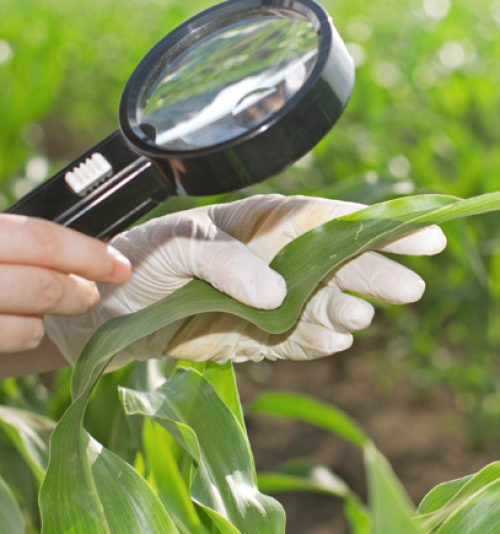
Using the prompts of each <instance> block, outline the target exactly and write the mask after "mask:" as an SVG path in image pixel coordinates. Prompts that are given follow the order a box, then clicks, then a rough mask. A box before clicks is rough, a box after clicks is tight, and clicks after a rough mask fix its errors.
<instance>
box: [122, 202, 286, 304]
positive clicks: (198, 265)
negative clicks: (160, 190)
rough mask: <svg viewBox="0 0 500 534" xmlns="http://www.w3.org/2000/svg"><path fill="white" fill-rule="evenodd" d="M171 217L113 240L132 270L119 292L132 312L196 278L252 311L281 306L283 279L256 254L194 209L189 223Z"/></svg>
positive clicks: (185, 220)
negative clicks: (122, 293) (253, 308)
mask: <svg viewBox="0 0 500 534" xmlns="http://www.w3.org/2000/svg"><path fill="white" fill-rule="evenodd" d="M167 217H169V218H170V219H169V220H170V222H167ZM167 217H166V218H164V219H163V220H159V221H149V222H148V223H146V224H145V225H142V227H137V228H134V229H132V230H131V231H130V232H127V233H126V234H122V235H121V236H118V237H117V238H115V239H114V240H113V246H115V247H116V248H117V249H119V250H121V251H122V252H123V253H124V254H126V255H127V256H128V257H129V258H131V260H132V264H133V265H134V272H133V273H132V276H131V278H130V280H129V281H128V282H127V283H126V284H124V285H123V286H121V288H120V291H121V290H122V289H123V291H126V294H127V301H128V303H129V305H130V307H131V308H133V309H139V308H142V307H144V306H146V305H148V304H151V303H153V302H155V301H157V300H159V299H160V298H162V297H163V296H165V295H168V294H169V293H172V292H173V291H175V290H177V289H179V288H180V287H182V286H184V285H185V284H187V283H188V282H189V281H190V280H191V279H192V278H194V277H196V278H200V279H202V280H205V281H206V282H208V283H209V284H211V285H213V286H214V287H215V288H217V289H218V290H220V291H222V292H224V293H226V294H228V295H230V296H231V297H233V298H235V299H236V300H239V301H240V302H243V303H244V304H247V305H249V306H253V307H256V308H262V309H273V308H277V307H278V306H280V305H281V303H282V302H283V300H284V298H285V295H286V284H285V281H284V279H283V277H282V276H281V275H279V274H278V273H276V272H275V271H273V270H272V269H271V268H270V267H269V265H268V264H267V263H266V261H264V259H262V257H260V256H259V255H258V254H257V253H256V252H254V251H253V250H251V249H250V248H249V247H247V246H246V245H245V244H244V243H242V242H240V241H239V240H237V239H235V238H234V237H231V236H230V235H229V234H227V233H226V232H224V231H223V230H221V229H220V228H218V227H217V226H216V225H215V224H214V221H213V220H212V219H211V217H210V216H208V215H207V213H206V212H205V211H202V210H200V209H198V210H193V213H192V214H190V217H189V218H187V217H186V216H178V217H170V216H167ZM120 291H117V293H119V292H120Z"/></svg>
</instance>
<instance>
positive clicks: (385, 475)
mask: <svg viewBox="0 0 500 534" xmlns="http://www.w3.org/2000/svg"><path fill="white" fill-rule="evenodd" d="M365 466H366V472H367V475H368V494H369V501H370V512H371V517H372V521H373V532H372V534H387V533H388V532H397V533H398V534H419V533H422V532H424V531H423V530H422V529H420V528H419V526H418V524H417V522H416V521H415V519H414V515H415V510H414V509H413V505H412V504H411V502H410V500H409V499H408V497H407V495H406V493H405V492H404V490H403V488H402V487H401V485H400V483H399V481H398V480H397V478H396V476H395V475H394V473H393V471H392V469H391V467H390V465H389V463H388V462H387V460H386V459H385V458H384V457H383V456H382V455H381V454H380V452H379V451H378V450H377V449H376V448H375V446H374V445H372V444H367V445H366V446H365Z"/></svg>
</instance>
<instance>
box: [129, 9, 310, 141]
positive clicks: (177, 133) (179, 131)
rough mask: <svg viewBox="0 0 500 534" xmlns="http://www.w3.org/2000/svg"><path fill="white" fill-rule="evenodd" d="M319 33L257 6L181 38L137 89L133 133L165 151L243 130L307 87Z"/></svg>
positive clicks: (294, 17) (284, 13)
mask: <svg viewBox="0 0 500 534" xmlns="http://www.w3.org/2000/svg"><path fill="white" fill-rule="evenodd" d="M317 57H318V32H317V30H316V28H315V27H314V25H313V24H312V23H311V22H310V21H309V20H307V19H306V18H305V17H302V16H301V15H300V14H299V13H297V12H295V11H291V10H287V9H273V10H271V9H259V11H256V10H250V11H247V12H244V13H243V14H242V13H240V14H239V15H237V16H234V15H233V16H231V17H226V18H225V19H222V20H218V21H217V22H216V23H211V24H207V25H206V26H205V27H202V28H201V29H199V30H197V31H196V32H193V33H192V34H189V35H188V36H186V37H184V39H182V40H181V41H180V42H179V43H178V44H177V45H176V46H175V47H173V48H172V49H170V50H168V51H167V52H166V53H165V55H164V56H163V57H162V60H161V61H160V62H159V64H158V66H157V67H156V68H155V69H154V70H153V72H152V75H151V76H149V77H148V80H147V81H146V82H145V83H144V85H143V87H142V88H141V91H140V94H139V98H138V99H137V102H138V107H137V109H136V119H137V120H136V121H135V124H136V125H137V126H136V127H135V128H134V130H135V133H136V134H137V135H138V136H139V137H142V138H146V139H147V140H150V141H154V142H155V143H156V144H157V145H160V146H162V147H164V148H166V149H167V150H168V149H171V150H176V151H179V150H180V151H183V150H186V151H187V150H193V149H199V148H204V147H210V146H214V145H217V144H219V143H223V142H225V141H228V140H230V139H234V138H235V137H237V136H239V135H242V134H245V133H247V132H248V131H249V130H251V129H253V128H255V127H257V126H258V125H259V124H260V123H263V122H265V121H266V119H268V118H269V117H270V116H271V115H273V114H275V113H276V112H277V111H279V110H280V109H281V108H282V107H283V106H284V105H285V104H286V103H287V102H288V101H289V100H290V99H291V98H292V97H293V96H294V95H295V94H296V93H297V92H298V91H299V90H300V89H301V88H302V87H303V86H304V84H305V83H306V81H307V79H308V77H309V75H310V73H311V71H312V70H313V68H314V65H315V64H316V60H317Z"/></svg>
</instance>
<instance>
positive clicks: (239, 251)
mask: <svg viewBox="0 0 500 534" xmlns="http://www.w3.org/2000/svg"><path fill="white" fill-rule="evenodd" d="M363 207H364V206H362V205H361V204H355V203H352V202H340V201H334V200H326V199H319V198H311V197H301V196H295V197H283V196H280V195H266V196H255V197H251V198H248V199H245V200H241V201H237V202H233V203H230V204H219V205H214V206H207V207H203V208H197V209H193V210H190V211H185V212H181V213H176V214H172V215H167V216H165V217H162V218H158V219H155V220H151V221H149V222H147V223H146V224H143V225H141V226H138V227H135V228H133V229H132V230H130V231H128V232H125V233H123V234H120V235H118V236H116V237H115V238H114V239H113V240H112V242H111V244H112V245H113V246H114V247H115V248H117V249H118V250H120V251H121V252H122V253H123V254H124V255H125V256H127V257H128V258H129V259H130V261H131V263H132V266H133V273H132V276H131V277H130V279H129V280H128V281H127V282H125V283H124V284H122V285H120V286H111V285H106V284H101V285H100V287H99V289H100V292H101V301H100V303H99V304H98V305H97V306H96V307H95V308H93V309H91V310H90V311H89V312H87V313H85V314H83V315H79V316H76V317H56V316H47V317H46V320H45V326H46V329H47V332H48V334H49V336H50V337H51V338H52V340H53V341H55V343H56V344H57V345H58V347H59V349H60V350H61V352H62V353H63V354H64V355H65V357H66V358H67V359H68V360H69V361H70V362H71V363H74V362H75V361H76V359H77V357H78V356H79V354H80V352H81V350H82V348H83V346H84V344H85V342H86V341H87V339H88V338H89V337H90V336H91V334H92V333H93V331H94V330H95V329H96V328H97V327H98V326H99V325H100V324H101V323H103V322H104V321H106V320H107V319H109V318H111V317H114V316H117V315H122V314H125V313H130V312H133V311H137V310H139V309H141V308H143V307H145V306H147V305H150V304H152V303H154V302H156V301H158V300H160V299H161V298H163V297H165V296H166V295H168V294H170V293H172V292H173V291H175V290H176V289H179V288H180V287H182V286H184V285H185V284H187V283H188V282H189V281H190V280H191V279H192V278H194V277H197V278H201V279H203V280H206V281H207V282H209V283H210V284H212V285H213V286H214V287H216V288H217V289H219V290H220V291H223V292H224V293H227V294H228V295H230V296H232V297H234V298H235V299H237V300H239V301H241V302H244V303H245V304H248V305H250V306H254V307H257V308H263V309H273V308H276V307H279V306H280V305H281V303H282V302H283V300H284V298H285V295H286V287H285V282H284V280H283V278H282V277H281V276H280V275H279V274H277V273H276V272H275V271H273V270H271V269H270V268H269V266H268V263H269V262H270V261H271V259H272V258H273V257H274V256H275V255H276V253H277V252H278V251H279V250H281V249H282V248H283V247H284V246H285V245H286V244H287V243H289V242H290V241H292V240H293V239H295V238H296V237H298V236H299V235H301V234H303V233H304V232H307V231H308V230H310V229H312V228H314V227H316V226H319V225H321V224H323V223H325V222H327V221H329V220H331V219H334V218H337V217H340V216H342V215H346V214H348V213H352V212H354V211H357V210H359V209H361V208H363ZM445 245H446V238H445V236H444V234H443V233H442V231H441V230H440V229H439V228H438V227H436V226H433V227H429V228H426V229H424V230H420V231H418V232H415V233H413V234H411V235H409V236H406V237H404V238H401V239H398V240H396V241H394V242H392V243H390V244H388V245H386V246H384V247H382V248H381V250H383V251H386V252H394V253H400V254H411V255H431V254H436V253H438V252H440V251H441V250H443V248H444V247H445ZM424 289H425V284H424V282H423V280H422V279H421V278H420V277H419V276H418V275H417V274H415V273H414V272H413V271H411V270H409V269H408V268H406V267H404V266H402V265H400V264H398V263H396V262H394V261H392V260H390V259H388V258H386V257H385V256H382V255H380V254H378V253H376V252H367V253H364V254H362V255H361V256H359V257H357V258H355V259H353V260H351V261H349V262H348V263H346V264H344V265H343V266H342V267H341V268H339V269H338V270H336V271H335V272H333V273H330V275H328V277H327V278H326V279H325V280H323V282H322V283H321V284H320V286H319V287H318V289H317V290H316V292H315V293H314V295H313V296H312V297H311V299H310V300H309V301H308V303H307V304H306V306H305V308H304V310H303V312H302V315H301V317H300V318H299V321H298V322H297V324H296V325H295V326H294V328H293V329H292V330H290V331H289V332H286V333H285V334H280V335H269V334H267V333H265V332H263V331H261V330H260V329H258V328H257V327H255V326H254V325H252V324H250V323H248V322H246V321H245V320H243V319H240V318H237V317H234V316H231V315H229V314H224V313H210V314H200V315H197V316H194V317H192V318H188V319H186V320H183V321H178V322H177V323H174V324H172V325H170V326H169V327H167V328H165V329H164V330H161V331H160V332H157V333H155V334H152V335H151V336H148V337H146V338H145V339H143V340H141V341H139V342H137V343H134V344H133V345H131V346H130V347H128V348H127V349H125V351H123V353H120V355H119V363H120V364H123V363H126V362H127V361H129V360H130V359H132V358H135V359H147V358H151V357H159V356H161V355H165V354H166V355H169V356H173V357H175V358H181V359H187V360H194V361H206V360H212V361H217V362H225V361H227V360H232V361H246V360H254V361H259V360H262V359H263V358H268V359H271V360H275V359H293V360H306V359H313V358H318V357H322V356H327V355H330V354H333V353H335V352H339V351H342V350H345V349H347V348H348V347H350V346H351V344H352V341H353V338H352V335H351V332H353V331H355V330H359V329H362V328H366V327H367V326H368V325H369V324H370V322H371V320H372V318H373V314H374V310H373V307H372V305H371V304H369V303H367V302H366V301H364V300H362V299H359V298H357V297H355V296H352V295H348V294H346V293H343V291H344V290H349V291H352V292H355V293H359V294H361V295H365V296H370V297H375V298H379V299H382V300H384V301H388V302H392V303H398V304H404V303H410V302H414V301H416V300H418V299H419V298H420V297H421V296H422V294H423V292H424Z"/></svg>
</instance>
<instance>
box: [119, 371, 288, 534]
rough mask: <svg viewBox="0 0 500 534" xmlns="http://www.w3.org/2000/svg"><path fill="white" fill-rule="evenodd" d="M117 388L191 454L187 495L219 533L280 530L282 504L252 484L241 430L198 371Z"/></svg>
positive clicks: (132, 409) (133, 409) (134, 409)
mask: <svg viewBox="0 0 500 534" xmlns="http://www.w3.org/2000/svg"><path fill="white" fill-rule="evenodd" d="M120 391H121V395H122V400H123V404H124V406H125V411H126V412H127V414H129V415H139V414H141V415H146V416H152V417H154V419H155V420H156V421H157V422H158V423H160V424H161V425H162V426H164V427H165V428H166V429H167V430H168V431H169V432H171V434H172V435H173V436H174V437H175V438H176V439H177V440H178V441H179V443H180V444H181V445H182V446H183V447H185V449H186V451H187V452H188V453H189V454H190V455H191V456H192V457H193V460H194V461H195V462H196V464H197V469H196V471H195V472H194V475H193V478H192V481H191V487H190V494H191V498H192V499H193V501H194V502H196V503H197V504H198V505H199V506H201V507H203V509H204V511H205V512H206V513H207V515H209V516H210V518H211V519H212V520H213V522H214V523H215V524H216V525H217V527H218V529H219V530H220V531H221V532H222V533H228V534H235V533H237V532H242V533H243V532H244V533H245V534H252V533H254V534H265V533H269V534H277V533H279V532H284V528H285V525H284V519H285V518H284V513H283V509H282V508H281V505H280V504H279V503H278V502H277V501H275V500H274V499H272V498H270V497H267V496H265V495H263V494H262V493H260V492H259V491H258V489H257V485H256V483H255V479H256V476H255V472H254V467H253V460H252V454H251V450H250V445H249V443H248V439H247V436H246V433H245V432H244V431H243V429H242V427H241V425H240V424H239V422H238V420H237V419H236V417H235V416H234V414H233V413H232V412H231V411H230V409H229V408H228V407H227V406H226V405H225V404H224V403H223V402H222V400H221V399H220V397H219V396H218V395H217V393H216V391H215V389H214V388H213V387H212V385H211V384H210V383H209V382H208V381H207V380H206V379H204V378H203V376H202V375H201V374H200V373H199V372H198V371H196V370H195V369H193V368H191V369H186V370H184V369H179V370H178V371H177V373H176V374H175V375H174V376H173V378H172V379H171V380H169V381H168V382H167V383H166V384H164V385H163V386H161V387H160V388H159V389H158V390H157V391H156V392H154V393H150V394H147V393H142V392H138V391H133V390H130V389H126V388H121V390H120Z"/></svg>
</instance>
